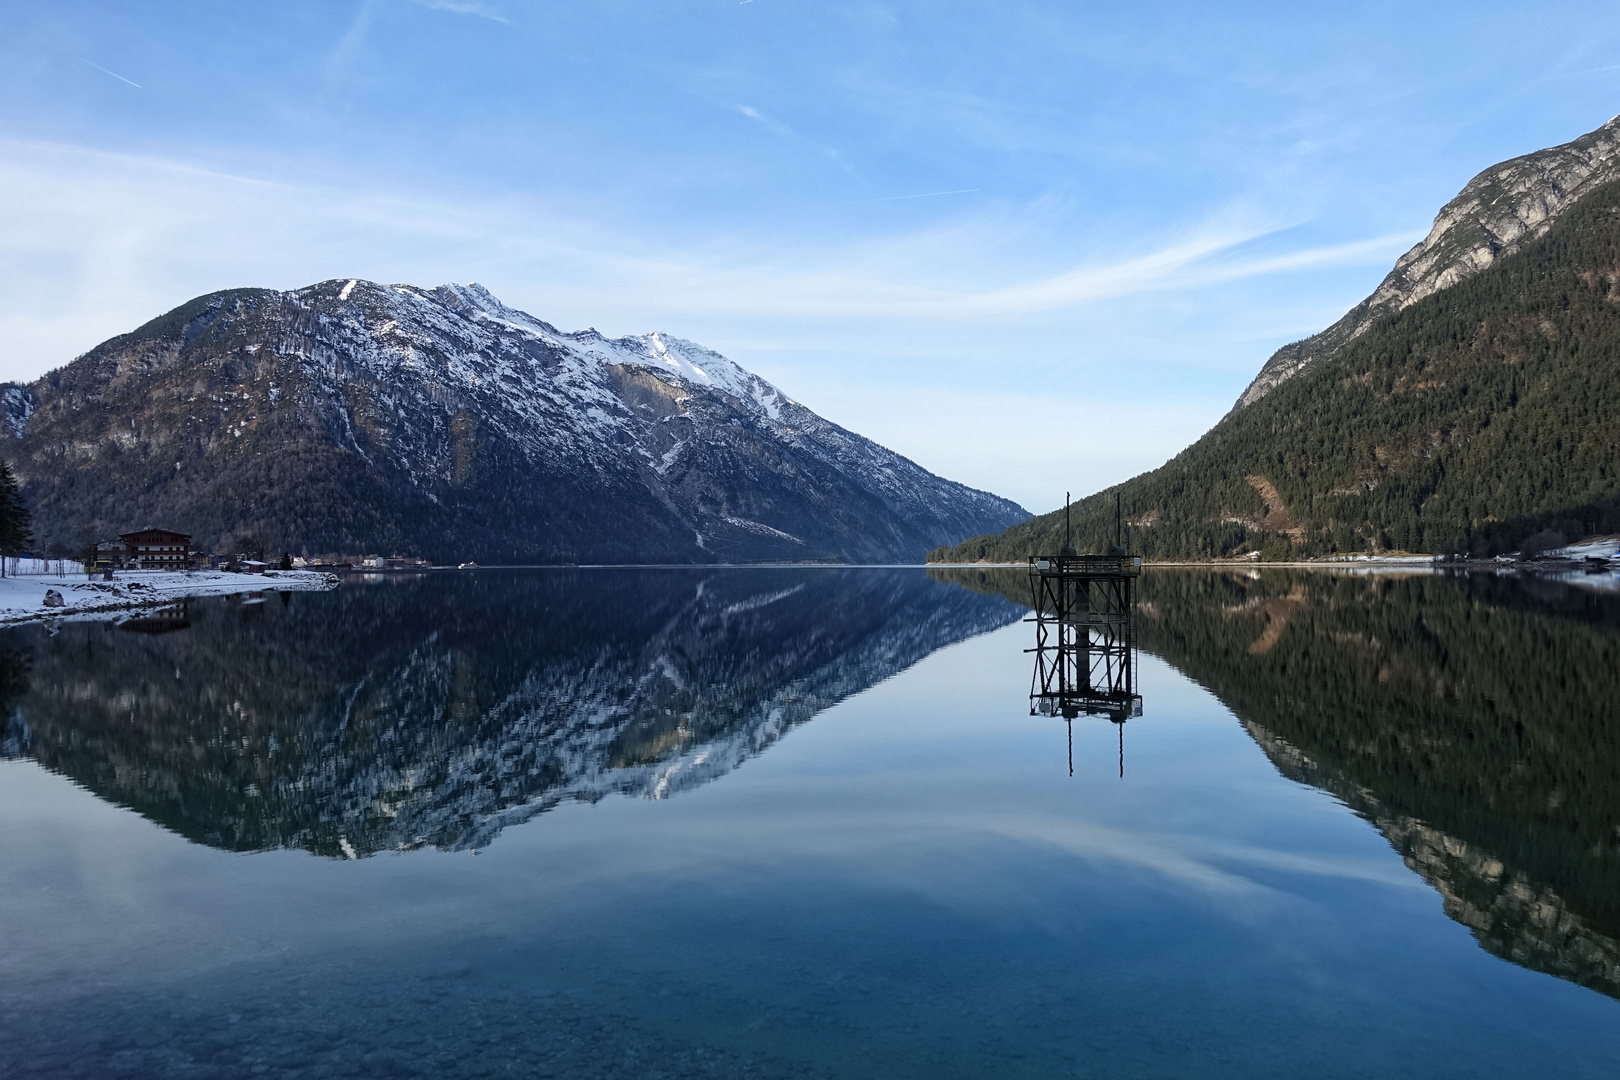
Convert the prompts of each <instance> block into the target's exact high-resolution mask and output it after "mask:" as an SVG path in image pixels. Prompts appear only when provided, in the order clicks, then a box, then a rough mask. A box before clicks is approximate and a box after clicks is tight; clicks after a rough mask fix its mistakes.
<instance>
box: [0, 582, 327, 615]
mask: <svg viewBox="0 0 1620 1080" xmlns="http://www.w3.org/2000/svg"><path fill="white" fill-rule="evenodd" d="M337 585H338V578H337V576H336V575H335V574H327V573H321V572H319V571H314V570H269V571H266V572H264V573H262V574H240V573H233V572H231V571H227V570H123V571H119V572H118V573H117V574H116V575H115V576H114V577H113V579H112V580H111V581H106V580H92V579H89V578H87V577H86V576H85V575H84V574H83V573H82V572H79V573H73V572H69V573H65V574H50V573H45V574H25V575H20V576H10V577H7V578H5V579H4V580H0V626H14V625H17V624H20V623H29V622H39V621H41V620H45V619H59V618H73V617H79V616H100V615H106V614H111V613H114V612H119V611H140V610H143V609H147V608H162V607H166V606H168V605H170V604H173V603H175V602H176V601H179V600H184V599H189V598H193V597H202V596H234V595H236V594H238V593H263V592H322V591H325V590H327V589H334V588H336V587H337Z"/></svg>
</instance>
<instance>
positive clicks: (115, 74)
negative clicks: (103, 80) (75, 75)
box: [80, 57, 141, 90]
mask: <svg viewBox="0 0 1620 1080" xmlns="http://www.w3.org/2000/svg"><path fill="white" fill-rule="evenodd" d="M80 59H81V60H83V59H84V58H83V57H80ZM84 62H85V63H87V64H89V65H90V66H91V67H93V68H95V69H96V70H97V71H100V72H102V73H103V74H107V75H111V76H112V77H113V78H115V79H117V80H118V81H119V82H122V83H129V85H131V86H133V87H134V88H135V89H137V90H139V89H141V84H140V83H138V82H135V81H134V80H133V79H126V78H124V77H123V76H122V75H120V74H118V72H116V71H108V70H107V69H106V68H104V67H102V66H101V65H100V64H98V63H96V62H95V61H93V60H85V61H84Z"/></svg>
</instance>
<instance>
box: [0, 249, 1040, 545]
mask: <svg viewBox="0 0 1620 1080" xmlns="http://www.w3.org/2000/svg"><path fill="white" fill-rule="evenodd" d="M0 419H3V420H4V421H5V423H4V424H0V455H4V456H6V457H8V458H10V459H12V461H13V462H14V464H15V466H16V469H17V471H18V473H19V476H20V478H21V480H22V481H23V489H24V496H25V498H26V499H28V500H29V502H30V504H31V505H32V506H33V507H34V514H35V532H36V536H37V538H38V539H39V541H40V542H41V545H42V546H51V545H62V546H66V547H69V548H73V547H76V546H78V545H80V544H82V543H83V542H84V541H85V540H86V539H88V538H91V537H99V536H105V535H108V534H112V533H116V532H119V531H123V530H127V529H130V528H138V527H141V526H145V525H149V524H161V525H163V526H165V527H168V528H174V529H179V530H181V531H186V532H190V533H192V534H193V535H194V536H196V537H197V539H198V540H199V541H200V542H201V543H204V544H216V543H220V542H222V541H224V542H228V541H229V539H230V538H231V537H232V536H233V535H236V536H238V537H242V536H254V537H257V538H260V539H262V540H263V541H264V543H265V544H266V545H267V546H268V547H269V548H270V549H271V550H272V551H279V550H288V551H292V552H295V553H296V552H298V551H299V550H301V549H308V550H310V551H312V552H321V551H334V550H336V551H356V552H358V551H383V552H392V551H397V552H400V553H411V554H420V555H425V556H427V557H429V558H433V559H435V560H440V561H445V560H457V561H459V560H464V559H473V560H476V561H479V562H502V563H511V562H570V561H578V562H665V561H679V562H724V561H760V560H832V561H849V562H886V561H920V560H921V558H922V557H923V555H924V553H925V552H926V551H927V550H928V549H929V548H930V547H933V546H935V545H937V544H939V543H941V542H943V541H945V540H953V541H954V540H960V539H962V538H963V537H966V536H969V535H972V534H974V533H976V532H982V531H984V530H985V529H987V528H992V527H994V528H1000V527H1004V526H1005V525H1007V524H1010V523H1012V522H1014V521H1018V520H1022V519H1023V518H1024V517H1026V516H1027V515H1026V514H1025V513H1024V511H1023V510H1022V509H1021V508H1020V507H1018V506H1017V505H1015V504H1013V503H1011V502H1008V501H1007V500H1005V499H1000V498H997V497H996V496H994V495H990V494H988V493H986V492H982V491H975V490H973V489H971V488H967V487H964V486H963V485H961V484H956V483H952V482H950V481H947V480H943V479H941V478H939V477H937V476H934V475H933V474H931V473H929V472H928V471H927V470H925V469H923V468H921V467H919V466H918V465H916V464H915V463H913V462H911V461H909V460H907V459H906V458H904V457H901V456H900V455H899V454H896V453H893V452H892V451H889V450H886V449H884V448H883V447H881V446H879V445H877V444H876V443H873V442H871V441H870V440H868V439H864V438H862V437H860V436H859V435H856V434H853V433H852V432H849V431H845V430H844V429H843V428H840V427H838V426H837V425H836V424H832V423H830V422H828V421H826V420H824V419H822V418H821V417H820V416H817V415H816V414H815V413H813V412H811V411H810V410H809V409H806V408H804V407H803V406H802V405H799V404H798V403H796V402H794V401H792V400H790V399H789V398H787V397H786V396H785V395H784V394H782V393H781V392H780V391H779V390H777V389H776V388H775V387H773V386H771V385H770V384H769V383H767V382H765V381H764V380H763V379H760V378H759V377H757V376H755V375H752V374H750V373H749V372H747V371H745V370H743V369H742V368H740V367H738V366H737V365H736V364H734V363H732V362H731V361H729V360H727V359H726V358H725V357H723V356H720V355H719V354H718V353H715V352H712V351H710V350H708V349H705V348H703V347H701V346H698V345H695V344H693V343H691V342H687V341H682V340H680V339H677V338H672V337H669V336H667V335H663V334H645V335H641V336H639V337H628V338H620V339H615V340H609V339H607V338H604V337H603V336H601V335H600V334H598V333H596V332H595V331H594V330H586V331H581V332H578V333H563V332H561V331H559V330H557V329H556V328H555V327H553V326H551V325H549V324H547V323H545V322H542V321H540V320H539V319H536V318H534V317H532V316H530V315H527V314H525V313H523V312H521V311H516V310H514V309H512V308H509V307H506V306H505V305H503V304H502V303H501V302H500V301H498V300H497V299H495V297H493V296H491V295H490V294H489V293H488V292H487V291H485V290H484V289H482V288H480V287H479V286H476V285H467V286H457V285H446V286H441V287H439V288H436V289H419V288H416V287H413V286H407V285H377V284H374V283H372V282H367V281H328V282H323V283H321V284H318V285H312V286H310V287H308V288H304V289H298V290H295V291H292V292H272V291H269V290H263V289H238V290H231V291H227V292H220V293H213V294H211V295H208V296H204V297H199V298H198V299H196V300H193V301H191V302H190V303H188V304H185V305H182V306H181V307H179V308H176V309H175V310H174V311H171V312H169V313H168V314H167V315H164V316H162V317H161V318H158V319H155V320H153V321H152V322H150V323H148V324H147V325H145V326H143V327H141V328H139V329H138V330H136V331H134V332H133V333H130V334H126V335H123V336H121V337H117V338H114V339H112V340H110V341H108V342H105V343H104V344H102V345H100V346H97V347H96V348H95V349H93V350H91V351H90V352H89V353H87V354H86V355H84V356H83V357H80V358H79V359H77V360H75V361H74V362H73V363H71V364H69V365H67V366H66V367H64V368H62V369H60V370H58V371H54V372H52V373H50V374H49V375H47V376H45V377H44V378H42V379H39V380H37V381H36V382H34V383H31V384H29V385H28V386H26V387H22V386H9V387H5V388H3V390H0Z"/></svg>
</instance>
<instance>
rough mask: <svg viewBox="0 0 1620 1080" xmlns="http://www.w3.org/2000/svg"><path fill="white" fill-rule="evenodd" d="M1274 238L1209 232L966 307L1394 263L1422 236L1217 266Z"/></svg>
mask: <svg viewBox="0 0 1620 1080" xmlns="http://www.w3.org/2000/svg"><path fill="white" fill-rule="evenodd" d="M1275 231H1276V230H1275V229H1270V228H1258V229H1250V230H1238V231H1232V232H1211V233H1208V234H1205V235H1201V236H1195V237H1194V238H1192V239H1190V240H1187V241H1185V242H1182V243H1178V244H1171V245H1169V246H1166V247H1162V248H1159V249H1157V250H1154V251H1150V252H1148V253H1147V254H1145V255H1140V256H1137V257H1134V258H1129V259H1123V260H1119V261H1116V262H1111V263H1104V264H1102V265H1096V266H1083V267H1078V268H1076V269H1073V270H1069V271H1067V272H1065V273H1062V274H1057V275H1054V276H1052V277H1048V278H1044V279H1040V280H1037V281H1032V282H1028V283H1026V284H1022V285H1014V286H1011V287H1008V288H1003V289H992V290H990V291H987V292H982V293H978V294H976V295H973V296H971V297H968V298H965V299H967V300H968V301H969V302H970V303H971V305H972V307H973V309H974V310H976V311H979V312H984V313H1002V314H1015V313H1029V312H1035V311H1051V310H1054V309H1058V308H1064V307H1072V306H1075V305H1077V304H1085V303H1090V302H1092V301H1096V300H1103V299H1107V298H1110V297H1116V296H1125V295H1128V294H1131V293H1139V292H1148V291H1156V290H1164V289H1191V288H1200V287H1203V286H1208V285H1216V284H1220V283H1221V282H1226V281H1236V280H1238V279H1241V278H1249V277H1259V276H1262V275H1265V274H1277V273H1283V272H1285V271H1288V270H1304V269H1310V268H1314V267H1323V266H1347V265H1359V264H1361V263H1364V262H1367V261H1381V260H1382V259H1384V258H1385V257H1386V256H1387V257H1390V258H1393V256H1395V255H1397V254H1399V253H1400V252H1401V251H1404V250H1405V249H1406V248H1408V247H1410V246H1411V245H1412V244H1414V243H1416V242H1417V241H1419V240H1421V239H1422V238H1423V233H1422V232H1402V233H1393V234H1390V235H1388V236H1379V237H1374V238H1372V239H1369V240H1357V241H1353V242H1350V243H1345V244H1329V245H1324V246H1319V247H1312V248H1304V249H1301V250H1298V251H1289V252H1284V253H1281V254H1276V255H1264V256H1252V257H1248V258H1235V259H1228V260H1224V261H1223V260H1220V259H1218V258H1217V256H1220V255H1222V254H1223V253H1227V252H1231V251H1232V250H1233V249H1235V248H1239V247H1242V246H1244V245H1246V244H1248V243H1250V242H1252V241H1255V240H1258V239H1260V238H1262V237H1264V236H1267V235H1269V234H1271V233H1273V232H1275Z"/></svg>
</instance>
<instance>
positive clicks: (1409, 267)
mask: <svg viewBox="0 0 1620 1080" xmlns="http://www.w3.org/2000/svg"><path fill="white" fill-rule="evenodd" d="M1615 179H1620V116H1615V117H1614V118H1612V119H1611V120H1609V122H1608V123H1606V124H1604V125H1603V126H1602V127H1600V128H1598V129H1597V130H1595V131H1590V132H1587V133H1586V134H1585V135H1582V136H1580V137H1579V138H1577V139H1573V140H1571V141H1570V142H1567V143H1562V144H1560V145H1558V146H1553V147H1549V148H1547V149H1545V150H1537V151H1534V152H1533V153H1529V154H1524V155H1522V156H1520V157H1516V158H1511V159H1509V160H1507V161H1503V162H1499V163H1497V164H1495V165H1492V166H1491V167H1490V168H1488V169H1485V170H1483V171H1481V172H1479V173H1478V174H1477V175H1475V176H1474V177H1473V179H1471V180H1469V181H1468V183H1467V184H1466V185H1465V186H1464V187H1463V189H1462V191H1460V192H1459V193H1458V194H1457V195H1456V197H1454V198H1453V199H1451V201H1449V202H1447V203H1446V204H1445V206H1443V207H1441V208H1440V212H1439V213H1438V214H1436V215H1435V218H1434V222H1433V224H1432V225H1431V226H1430V228H1429V232H1428V234H1427V235H1425V236H1424V238H1423V239H1422V240H1420V241H1418V242H1417V243H1416V244H1414V245H1413V246H1412V247H1411V248H1410V249H1409V250H1408V251H1407V252H1406V253H1405V254H1403V255H1402V256H1401V257H1400V258H1399V259H1397V260H1396V261H1395V267H1394V269H1392V270H1390V272H1389V273H1388V274H1387V275H1385V277H1384V280H1383V281H1381V282H1379V284H1378V288H1376V289H1374V290H1373V291H1372V294H1371V295H1369V296H1368V297H1367V298H1366V299H1365V300H1363V301H1361V303H1359V304H1357V305H1356V306H1355V307H1353V308H1351V309H1350V310H1349V311H1348V312H1346V313H1345V314H1344V316H1343V317H1341V318H1340V319H1339V320H1338V321H1337V322H1335V323H1334V324H1333V325H1332V326H1330V327H1328V328H1327V329H1326V330H1323V331H1320V332H1319V333H1316V334H1312V335H1311V336H1310V337H1307V338H1303V339H1301V340H1299V341H1295V342H1290V343H1289V344H1287V345H1284V346H1283V347H1282V348H1280V349H1278V350H1277V351H1276V352H1275V353H1273V354H1272V356H1271V358H1270V359H1268V360H1267V361H1266V363H1265V365H1264V366H1262V367H1261V369H1260V371H1259V373H1258V374H1256V375H1255V377H1254V381H1252V382H1251V383H1250V384H1249V385H1248V387H1247V388H1245V389H1244V391H1243V393H1242V395H1241V396H1239V398H1238V401H1237V404H1236V405H1235V406H1233V407H1234V408H1243V407H1244V406H1246V405H1252V404H1253V403H1254V402H1256V401H1259V400H1260V399H1261V398H1262V397H1264V396H1265V395H1266V394H1268V393H1270V392H1271V391H1272V390H1273V389H1275V388H1276V387H1277V386H1278V385H1279V384H1281V383H1282V382H1283V381H1284V380H1286V379H1289V378H1291V377H1292V376H1294V375H1296V374H1298V373H1299V372H1300V371H1303V370H1304V369H1305V368H1306V367H1307V366H1309V365H1310V364H1311V363H1313V362H1315V361H1317V360H1320V359H1325V358H1326V357H1329V356H1331V355H1333V354H1334V353H1335V352H1337V351H1338V350H1339V349H1340V348H1342V347H1343V346H1345V345H1347V344H1349V343H1350V342H1351V341H1354V340H1355V339H1356V338H1358V337H1360V336H1361V335H1362V334H1363V333H1365V332H1366V331H1367V329H1368V328H1369V327H1370V326H1371V325H1372V324H1373V322H1374V321H1376V320H1377V319H1378V318H1379V317H1380V316H1383V315H1389V314H1393V313H1395V312H1398V311H1403V310H1405V309H1406V308H1409V307H1411V306H1412V305H1413V304H1415V303H1417V302H1418V301H1420V300H1422V299H1424V298H1425V297H1428V296H1432V295H1433V294H1434V293H1437V292H1440V291H1441V290H1443V289H1447V288H1450V287H1451V286H1452V285H1455V284H1457V283H1459V282H1461V281H1463V280H1464V279H1465V278H1468V277H1472V276H1473V275H1474V274H1477V273H1479V272H1480V271H1481V270H1484V269H1486V268H1488V267H1490V266H1491V265H1492V264H1493V263H1495V262H1496V260H1497V259H1499V258H1501V257H1503V256H1504V255H1511V254H1513V253H1514V252H1516V251H1518V250H1519V249H1520V248H1521V247H1523V246H1524V244H1526V243H1528V242H1530V241H1532V240H1536V239H1539V238H1540V237H1542V236H1544V235H1546V232H1547V230H1548V229H1550V228H1552V225H1553V222H1554V221H1556V220H1557V218H1558V216H1559V214H1560V213H1562V212H1563V211H1564V210H1565V209H1567V208H1568V207H1569V206H1570V205H1572V204H1573V203H1574V202H1575V201H1576V200H1577V199H1579V198H1580V197H1581V196H1582V195H1584V194H1586V193H1587V192H1588V191H1590V190H1592V189H1594V188H1596V187H1598V186H1600V185H1602V184H1605V183H1608V182H1609V181H1611V180H1615Z"/></svg>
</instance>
